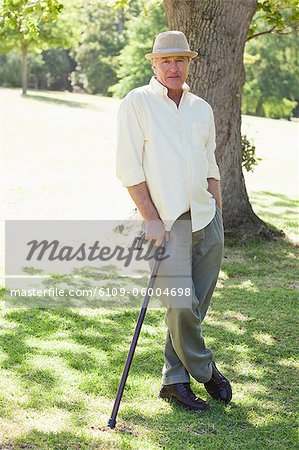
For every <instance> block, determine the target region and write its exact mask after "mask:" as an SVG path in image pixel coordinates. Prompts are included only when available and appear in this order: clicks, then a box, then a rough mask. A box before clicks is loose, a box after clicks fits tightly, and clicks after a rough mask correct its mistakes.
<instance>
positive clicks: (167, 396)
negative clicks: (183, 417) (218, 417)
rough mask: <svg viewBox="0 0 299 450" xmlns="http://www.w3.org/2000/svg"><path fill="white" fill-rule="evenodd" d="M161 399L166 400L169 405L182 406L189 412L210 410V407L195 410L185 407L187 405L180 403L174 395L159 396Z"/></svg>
mask: <svg viewBox="0 0 299 450" xmlns="http://www.w3.org/2000/svg"><path fill="white" fill-rule="evenodd" d="M159 397H160V398H162V400H166V401H168V402H169V403H175V404H176V405H179V406H181V407H182V408H184V409H188V410H189V411H198V412H201V411H208V409H210V407H209V405H207V406H205V407H204V408H202V409H199V408H193V407H192V406H188V405H185V403H182V402H180V401H179V400H178V399H177V398H176V397H173V396H172V395H165V394H159Z"/></svg>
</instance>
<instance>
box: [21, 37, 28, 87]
mask: <svg viewBox="0 0 299 450" xmlns="http://www.w3.org/2000/svg"><path fill="white" fill-rule="evenodd" d="M21 52H22V94H23V95H26V93H27V76H28V75H27V73H28V69H27V59H28V58H27V56H28V47H27V45H26V43H25V42H24V41H22V43H21Z"/></svg>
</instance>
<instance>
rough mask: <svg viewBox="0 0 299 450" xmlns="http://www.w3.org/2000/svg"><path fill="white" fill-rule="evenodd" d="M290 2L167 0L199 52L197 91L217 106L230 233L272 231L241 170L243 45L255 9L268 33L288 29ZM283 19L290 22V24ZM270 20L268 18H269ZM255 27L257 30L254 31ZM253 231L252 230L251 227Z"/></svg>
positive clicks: (194, 74)
mask: <svg viewBox="0 0 299 450" xmlns="http://www.w3.org/2000/svg"><path fill="white" fill-rule="evenodd" d="M287 3H290V2H286V1H281V2H277V1H274V0H273V1H260V2H259V3H258V1H257V0H231V1H230V2H227V1H224V0H200V1H199V0H164V6H165V12H166V16H167V20H168V25H169V28H170V29H178V30H181V31H183V32H184V33H185V34H186V36H187V38H188V40H189V42H190V45H191V47H192V48H193V49H194V50H197V51H198V53H199V56H198V58H196V59H195V60H194V63H193V65H192V67H191V76H190V81H191V87H192V90H193V92H195V93H196V94H198V95H200V96H201V97H203V98H205V99H206V100H207V101H208V102H209V103H210V104H211V105H212V107H213V110H214V114H215V122H216V128H217V160H218V163H219V166H220V170H221V174H222V179H221V188H222V193H223V218H224V224H225V229H226V232H230V231H233V230H234V232H236V231H239V232H240V231H242V232H244V231H245V230H246V231H247V232H250V233H259V234H261V235H264V236H268V237H269V236H270V232H269V230H268V229H267V227H266V226H265V224H264V223H263V222H262V221H261V219H259V218H258V217H257V216H256V214H255V213H254V212H253V209H252V207H251V204H250V202H249V199H248V195H247V191H246V187H245V181H244V176H243V173H242V150H241V148H242V143H241V94H242V87H243V84H244V81H245V73H244V66H243V56H244V47H245V43H246V40H247V37H248V33H250V36H251V37H253V36H254V35H258V34H259V35H260V34H261V33H263V32H262V31H259V30H254V29H253V30H252V29H251V31H249V30H250V24H251V21H252V19H253V17H254V14H255V12H256V11H257V9H259V11H260V13H261V16H262V18H266V19H267V20H268V22H269V21H270V22H272V23H270V28H269V30H268V29H267V30H265V32H264V33H263V34H267V33H268V32H270V31H271V32H273V31H277V32H280V33H282V32H286V33H287V32H289V28H293V24H295V21H296V20H297V15H296V14H297V13H296V11H293V10H292V9H290V10H289V11H286V12H285V11H284V12H283V13H282V11H281V10H280V9H279V7H283V6H285V5H286V4H287ZM282 18H283V19H284V20H286V21H289V23H287V24H286V25H284V24H283V23H282ZM268 22H267V23H268ZM255 31H256V32H255ZM249 230H250V231H249Z"/></svg>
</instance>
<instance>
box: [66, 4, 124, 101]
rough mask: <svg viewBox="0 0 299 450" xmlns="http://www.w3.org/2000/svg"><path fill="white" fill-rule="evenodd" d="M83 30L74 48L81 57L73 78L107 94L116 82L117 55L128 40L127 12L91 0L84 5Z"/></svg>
mask: <svg viewBox="0 0 299 450" xmlns="http://www.w3.org/2000/svg"><path fill="white" fill-rule="evenodd" d="M79 20H81V24H82V29H83V33H82V35H81V39H80V42H79V45H78V46H76V48H74V49H73V50H72V56H73V57H74V59H75V60H76V61H77V68H76V71H75V72H74V73H73V75H72V81H73V83H75V84H79V85H80V86H82V87H83V88H84V89H85V90H86V91H87V92H89V93H91V94H97V93H100V94H104V95H105V94H106V95H107V93H108V87H109V86H110V85H111V84H113V83H115V81H116V77H115V67H114V66H115V63H114V58H115V56H116V55H118V54H119V52H120V50H121V48H122V47H123V46H124V44H125V37H124V33H123V29H124V22H125V13H124V11H123V9H121V8H112V7H111V5H110V4H109V3H101V4H100V5H99V2H95V1H89V2H88V3H87V4H86V5H82V8H81V17H80V19H79Z"/></svg>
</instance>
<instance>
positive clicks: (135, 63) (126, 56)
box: [110, 1, 167, 97]
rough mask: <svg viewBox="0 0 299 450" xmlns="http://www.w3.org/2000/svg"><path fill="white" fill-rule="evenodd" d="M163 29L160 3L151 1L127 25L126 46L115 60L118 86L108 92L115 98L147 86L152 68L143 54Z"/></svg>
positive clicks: (164, 25) (164, 24)
mask: <svg viewBox="0 0 299 450" xmlns="http://www.w3.org/2000/svg"><path fill="white" fill-rule="evenodd" d="M165 30H167V23H166V18H165V15H164V8H163V5H162V2H161V1H152V2H151V7H150V8H149V9H147V8H145V9H143V11H142V12H141V13H140V15H139V16H138V17H136V18H132V19H131V20H130V22H129V24H128V43H127V45H126V46H125V47H124V48H123V49H122V51H121V53H120V56H119V58H118V63H119V66H118V69H117V71H116V75H117V78H118V80H119V81H118V83H117V84H116V85H115V86H113V87H112V88H111V89H110V90H111V91H112V92H113V93H114V95H115V96H117V97H123V96H124V95H126V94H127V92H129V91H130V90H131V89H133V88H135V87H137V86H142V85H144V84H146V83H148V81H149V78H150V77H151V75H152V68H151V65H150V64H149V62H148V61H147V60H146V59H145V57H144V55H145V54H146V53H148V52H150V51H151V49H152V46H153V40H154V38H155V36H156V35H157V34H158V33H160V32H161V31H165Z"/></svg>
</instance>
